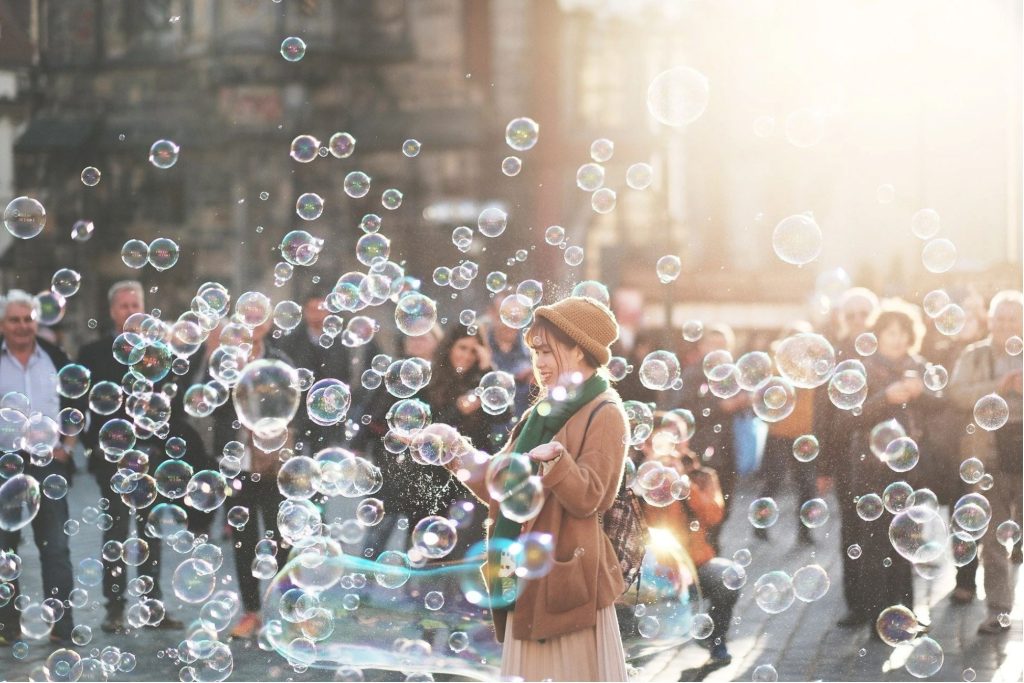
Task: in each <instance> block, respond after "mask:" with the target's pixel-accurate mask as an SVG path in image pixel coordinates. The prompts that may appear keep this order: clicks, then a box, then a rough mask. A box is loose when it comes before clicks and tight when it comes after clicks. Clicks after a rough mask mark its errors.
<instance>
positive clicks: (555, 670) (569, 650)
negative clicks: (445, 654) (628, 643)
mask: <svg viewBox="0 0 1024 683" xmlns="http://www.w3.org/2000/svg"><path fill="white" fill-rule="evenodd" d="M514 618H515V612H514V611H513V612H509V613H508V621H507V622H506V624H505V642H504V644H503V646H502V650H501V675H502V677H506V676H517V677H519V678H522V679H523V680H526V681H543V680H549V681H626V680H627V675H626V655H625V653H624V652H623V650H622V636H621V635H620V634H619V620H618V618H616V616H615V607H614V606H612V605H609V606H608V607H605V608H604V609H601V610H598V612H597V624H596V625H595V626H592V627H590V628H584V629H580V630H579V631H573V632H572V633H566V634H565V635H562V636H558V637H555V638H548V639H546V640H545V641H544V642H540V641H537V640H516V639H515V638H513V637H512V620H513V619H514Z"/></svg>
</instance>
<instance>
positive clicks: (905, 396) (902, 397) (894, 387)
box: [885, 380, 913, 405]
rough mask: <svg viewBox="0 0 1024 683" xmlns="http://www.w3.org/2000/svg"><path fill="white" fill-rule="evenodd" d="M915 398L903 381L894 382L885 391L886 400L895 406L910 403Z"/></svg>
mask: <svg viewBox="0 0 1024 683" xmlns="http://www.w3.org/2000/svg"><path fill="white" fill-rule="evenodd" d="M912 398H913V396H912V395H911V393H910V390H909V389H908V388H907V386H906V384H904V383H903V381H902V380H901V381H899V382H893V383H892V384H890V385H889V386H888V387H886V389H885V400H886V401H887V402H889V403H892V404H894V405H903V404H904V403H909V402H910V399H912Z"/></svg>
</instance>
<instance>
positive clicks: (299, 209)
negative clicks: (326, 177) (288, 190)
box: [295, 192, 324, 221]
mask: <svg viewBox="0 0 1024 683" xmlns="http://www.w3.org/2000/svg"><path fill="white" fill-rule="evenodd" d="M323 212H324V198H323V197H321V196H320V195H318V194H316V193H315V192H305V193H303V194H301V195H299V198H298V199H297V200H295V214H296V215H297V216H298V217H299V218H301V219H302V220H304V221H315V220H316V219H317V218H320V216H321V214H323Z"/></svg>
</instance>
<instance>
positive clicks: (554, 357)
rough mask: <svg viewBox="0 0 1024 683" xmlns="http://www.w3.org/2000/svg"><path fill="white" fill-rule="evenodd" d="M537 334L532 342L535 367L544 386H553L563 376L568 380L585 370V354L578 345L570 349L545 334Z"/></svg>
mask: <svg viewBox="0 0 1024 683" xmlns="http://www.w3.org/2000/svg"><path fill="white" fill-rule="evenodd" d="M535 334H536V335H537V336H536V338H535V339H534V340H533V344H532V347H533V367H534V370H535V374H536V376H537V377H538V378H540V383H541V384H542V385H543V386H545V387H552V386H554V385H556V384H558V383H559V380H561V379H562V378H565V380H566V381H567V380H569V378H570V377H571V376H572V375H573V373H582V372H583V370H584V369H585V367H584V363H583V362H582V361H583V356H582V354H581V353H580V352H579V349H578V347H573V348H571V349H568V348H565V347H564V346H562V345H561V344H559V343H558V342H556V341H554V340H553V339H550V338H549V337H548V336H547V335H545V334H542V333H539V332H538V333H535Z"/></svg>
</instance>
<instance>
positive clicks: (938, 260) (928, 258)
mask: <svg viewBox="0 0 1024 683" xmlns="http://www.w3.org/2000/svg"><path fill="white" fill-rule="evenodd" d="M956 255H957V254H956V245H955V244H953V243H952V242H951V241H950V240H948V239H946V238H944V237H940V238H939V239H934V240H931V241H929V242H928V243H927V244H925V245H924V248H923V249H922V250H921V262H922V263H923V264H924V267H925V269H926V270H927V271H928V272H930V273H945V272H946V271H948V270H949V269H951V268H952V267H953V266H954V265H955V264H956Z"/></svg>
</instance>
